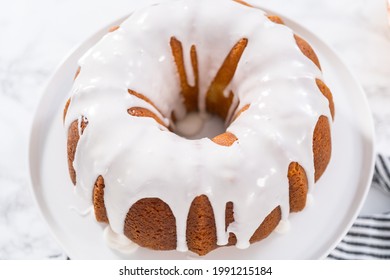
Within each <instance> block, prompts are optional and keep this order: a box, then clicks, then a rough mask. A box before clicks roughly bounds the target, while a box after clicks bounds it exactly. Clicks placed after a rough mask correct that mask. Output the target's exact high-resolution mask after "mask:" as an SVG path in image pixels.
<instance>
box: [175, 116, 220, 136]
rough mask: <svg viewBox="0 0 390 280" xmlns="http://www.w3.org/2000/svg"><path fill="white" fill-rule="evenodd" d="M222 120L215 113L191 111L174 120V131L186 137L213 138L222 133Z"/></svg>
mask: <svg viewBox="0 0 390 280" xmlns="http://www.w3.org/2000/svg"><path fill="white" fill-rule="evenodd" d="M225 131H226V127H225V124H224V121H223V120H222V119H221V118H220V117H219V116H217V115H214V114H208V113H199V112H191V113H188V114H187V115H186V116H185V117H184V118H183V119H181V120H178V121H176V123H175V131H174V132H175V133H176V134H177V135H179V136H181V137H184V138H187V139H191V140H194V139H202V138H205V137H206V138H210V139H212V138H214V137H215V136H217V135H219V134H221V133H224V132H225Z"/></svg>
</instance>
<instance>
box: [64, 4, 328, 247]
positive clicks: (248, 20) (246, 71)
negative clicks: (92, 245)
mask: <svg viewBox="0 0 390 280" xmlns="http://www.w3.org/2000/svg"><path fill="white" fill-rule="evenodd" d="M173 36H174V37H175V38H177V39H178V40H179V41H180V42H181V43H182V46H183V55H184V63H185V67H186V73H187V79H188V81H189V83H190V84H193V83H194V73H193V70H192V67H191V64H190V63H191V59H190V49H191V46H192V45H195V46H196V50H197V54H198V67H199V81H200V84H199V108H200V112H201V113H204V112H205V107H206V106H205V96H206V93H207V90H208V87H209V86H210V84H211V82H212V81H213V79H214V77H215V75H216V73H217V71H218V69H219V68H220V67H221V65H222V62H223V61H224V59H225V57H226V56H227V54H228V53H229V52H230V50H231V48H232V47H233V46H234V45H235V44H236V43H237V42H238V41H239V40H240V39H242V38H246V39H248V45H247V47H246V49H245V51H244V53H243V54H242V57H241V60H240V62H239V64H238V67H237V70H236V73H235V76H234V78H233V80H232V81H231V83H230V84H229V86H228V87H227V88H226V90H225V91H224V93H225V96H228V94H229V92H230V91H233V92H234V93H235V97H234V100H233V106H234V105H236V104H238V101H239V107H238V108H237V111H238V110H240V109H241V108H242V107H243V106H244V105H246V104H251V105H250V107H249V109H248V110H247V111H245V112H244V113H243V114H241V115H240V117H239V118H237V119H236V120H235V121H234V122H233V123H232V124H230V125H229V127H228V128H227V131H229V132H231V133H233V134H234V135H236V137H237V138H238V141H236V142H235V143H234V144H233V145H232V146H230V147H225V146H220V145H217V144H215V143H214V142H212V141H211V140H210V139H208V138H203V139H197V140H188V139H185V138H183V137H180V136H178V135H176V134H175V133H173V132H170V131H169V130H167V129H166V128H165V127H164V126H161V125H160V124H158V123H157V122H156V121H155V120H154V119H152V118H141V117H134V116H131V115H129V114H128V112H127V109H129V108H131V107H143V108H146V109H149V110H150V111H152V112H153V113H154V114H156V115H157V116H158V117H160V118H161V119H162V120H163V121H164V123H165V124H166V125H169V124H170V120H169V119H168V118H167V117H166V116H171V114H172V112H174V113H175V116H176V117H177V118H179V119H181V118H183V117H184V116H185V114H186V109H185V107H184V105H183V104H182V97H181V95H180V92H181V88H180V82H179V77H178V73H177V68H176V65H175V62H174V59H173V56H172V52H171V48H170V44H169V42H170V39H171V37H173ZM79 65H80V67H81V72H80V74H79V76H78V77H77V79H76V80H75V83H74V86H73V89H72V92H71V103H70V106H69V109H68V112H67V116H66V120H65V128H66V131H68V128H69V126H70V124H71V123H72V122H73V121H74V120H77V119H79V120H80V118H81V116H83V117H84V118H86V119H87V120H88V127H87V128H86V129H85V130H84V132H83V135H82V136H81V137H80V140H79V142H78V146H77V150H76V154H75V160H74V162H73V166H74V169H75V171H76V174H77V185H76V188H75V189H76V192H77V193H78V194H80V195H82V196H84V197H85V199H87V200H89V201H91V197H92V192H93V187H94V183H95V181H96V179H97V177H98V176H99V175H101V176H103V178H104V182H105V189H104V200H105V206H106V210H107V217H108V219H109V222H110V226H111V228H112V230H113V231H114V232H115V233H116V234H119V235H123V230H124V221H125V218H126V214H127V212H128V211H129V209H130V208H131V206H132V205H133V204H134V203H135V202H137V201H138V200H139V199H142V198H148V197H150V198H152V197H154V198H160V199H161V200H163V201H164V202H166V203H167V204H168V205H169V206H170V208H171V210H172V213H173V215H174V216H175V219H176V230H177V250H179V251H186V250H187V244H186V220H187V215H188V212H189V208H190V205H191V202H192V201H193V199H194V198H195V197H196V196H199V195H201V194H206V195H207V196H208V198H209V200H210V203H211V205H212V207H213V210H214V216H215V223H216V230H217V240H218V241H217V244H218V245H225V244H227V241H228V236H229V232H232V233H234V234H235V235H236V237H237V244H236V246H237V247H238V248H246V247H248V246H249V239H250V237H251V236H252V234H253V233H254V232H255V230H256V229H257V227H258V226H259V225H260V223H261V222H262V221H263V220H264V218H265V217H266V216H267V215H268V214H269V213H270V212H271V211H272V210H273V209H274V208H275V207H277V206H280V207H281V211H282V219H283V220H286V219H287V217H288V214H289V184H288V178H287V171H288V166H289V164H290V163H291V162H298V163H299V164H300V165H301V166H302V167H303V168H304V169H305V171H306V175H307V178H308V184H309V188H310V187H312V186H313V184H314V164H313V151H312V137H313V132H314V128H315V125H316V123H317V120H318V118H319V116H321V115H324V116H327V117H328V119H329V120H330V119H331V116H330V112H329V108H328V100H327V99H326V98H325V97H324V96H323V94H322V93H321V92H320V90H319V89H318V87H317V85H316V82H315V79H316V78H320V79H321V75H322V74H321V72H320V70H319V69H318V68H317V67H316V65H314V63H313V62H312V61H311V60H309V59H308V58H307V57H306V56H304V55H303V54H302V52H301V51H300V49H299V48H298V46H297V45H296V42H295V39H294V34H293V32H292V30H290V29H289V28H288V27H286V26H284V25H280V24H275V23H273V22H271V21H270V20H269V19H268V18H267V16H266V15H265V12H264V11H262V10H260V9H256V8H250V7H247V6H244V5H241V4H239V3H237V2H234V1H230V0H214V1H209V0H197V1H192V0H172V1H169V2H164V3H160V4H156V5H153V6H149V7H145V8H141V9H138V10H136V11H134V13H132V15H131V16H130V17H129V18H128V19H127V20H126V21H124V22H123V23H122V24H121V25H120V28H119V29H118V30H116V31H115V32H112V33H109V34H107V35H105V36H104V37H103V39H102V40H100V41H99V42H98V43H97V44H96V45H95V46H94V47H93V48H91V49H90V50H89V51H88V52H87V53H86V54H85V55H84V56H83V57H82V58H81V59H80V61H79ZM128 89H131V90H133V91H136V92H138V93H141V94H143V95H145V96H146V97H147V98H148V99H150V100H151V101H152V102H153V103H154V104H155V105H156V107H157V108H158V110H157V109H156V108H155V107H154V106H152V105H151V104H149V103H148V102H146V101H144V100H142V99H140V98H137V97H136V96H134V95H130V94H129V93H128ZM230 201H231V202H233V205H234V222H233V223H231V224H230V225H229V226H228V228H227V230H225V207H226V203H227V202H230Z"/></svg>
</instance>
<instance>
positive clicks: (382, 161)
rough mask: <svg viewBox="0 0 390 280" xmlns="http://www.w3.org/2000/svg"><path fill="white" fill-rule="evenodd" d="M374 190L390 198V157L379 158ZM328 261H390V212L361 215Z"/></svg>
mask: <svg viewBox="0 0 390 280" xmlns="http://www.w3.org/2000/svg"><path fill="white" fill-rule="evenodd" d="M371 187H373V188H380V189H381V190H383V193H384V194H383V195H390V158H389V157H385V156H383V155H380V154H379V155H378V156H377V158H376V161H375V172H374V176H373V179H372V184H371ZM389 209H390V205H389ZM328 259H337V260H347V259H348V260H357V259H390V211H389V212H386V213H377V214H374V215H368V216H359V217H358V218H357V219H356V221H355V223H354V224H353V226H352V227H351V229H350V230H349V232H348V233H347V235H346V236H345V237H344V239H343V240H342V241H341V242H340V244H339V245H338V246H337V247H336V248H335V249H334V250H333V251H332V252H331V253H330V255H329V256H328Z"/></svg>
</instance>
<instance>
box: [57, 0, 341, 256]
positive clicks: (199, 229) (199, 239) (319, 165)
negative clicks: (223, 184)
mask: <svg viewBox="0 0 390 280" xmlns="http://www.w3.org/2000/svg"><path fill="white" fill-rule="evenodd" d="M236 2H239V3H241V4H243V5H247V6H250V5H249V4H247V3H245V2H243V1H241V0H236ZM268 18H269V19H270V20H271V21H273V22H275V23H278V24H283V21H282V19H280V18H279V17H278V16H274V15H270V16H268ZM116 29H118V27H114V28H112V29H110V32H113V31H115V30H116ZM294 38H295V41H296V43H297V46H298V47H299V49H300V50H301V51H302V53H303V54H304V55H305V56H306V57H308V58H309V59H310V60H311V61H313V63H315V64H316V65H317V66H318V67H319V68H320V64H319V61H318V58H317V55H316V54H315V52H314V50H313V49H312V48H311V46H310V45H309V44H308V43H307V42H306V41H305V40H304V39H302V38H301V37H299V36H297V35H295V36H294ZM247 44H248V40H247V39H245V38H243V39H241V40H240V41H239V42H237V44H236V45H235V46H234V47H233V48H232V50H231V52H230V53H229V54H228V55H227V57H226V59H225V61H224V63H223V64H222V66H221V68H220V69H219V71H218V72H217V75H216V77H215V78H214V80H213V82H212V84H211V85H210V87H209V89H208V92H207V94H206V107H207V110H208V111H209V112H211V113H214V114H217V115H219V116H220V117H221V118H223V119H225V118H230V119H231V121H230V122H233V121H234V120H236V119H237V118H238V117H239V116H240V115H241V114H243V113H245V111H246V110H247V109H248V108H249V107H250V104H245V105H244V106H242V107H241V106H238V104H235V106H236V107H235V108H234V110H231V108H230V107H231V106H232V105H233V103H232V101H233V97H234V93H233V92H231V93H230V95H229V96H228V97H227V98H226V97H225V96H224V95H223V91H224V90H225V88H226V87H227V86H228V84H229V83H230V81H231V80H232V78H233V75H234V72H235V70H236V67H237V65H238V63H239V60H240V57H241V55H242V53H243V52H244V51H245V48H246V46H247ZM170 45H171V49H172V56H173V59H174V61H175V63H176V66H177V71H178V77H179V80H180V85H181V90H182V95H183V99H184V101H183V103H184V105H185V107H186V108H187V111H189V112H191V111H197V110H198V91H199V73H198V64H197V53H196V47H195V46H192V47H191V53H190V55H191V64H192V67H193V70H194V73H195V86H190V85H189V83H188V81H187V76H186V73H185V67H184V60H183V55H184V54H183V48H182V46H181V42H180V41H178V40H177V39H176V38H175V37H172V38H171V40H170ZM79 73H80V68H78V70H77V72H76V75H75V78H77V76H78V75H79ZM316 84H317V87H318V88H319V90H320V91H321V92H322V93H323V94H324V96H325V97H326V98H327V99H328V101H329V108H330V112H331V115H332V118H334V111H335V109H334V104H333V98H332V93H331V92H330V90H329V88H328V87H327V86H326V84H325V83H324V82H323V81H321V80H320V79H316ZM128 91H129V94H132V95H134V96H136V97H138V98H140V99H143V100H144V101H146V102H148V103H149V104H151V105H152V106H153V107H154V108H156V110H157V111H159V108H157V107H156V106H155V104H153V102H152V101H151V100H149V99H148V98H147V97H146V96H144V95H142V94H141V93H137V92H135V91H133V90H132V89H129V90H128ZM70 103H71V100H68V101H67V103H66V105H65V108H64V119H65V116H66V113H67V110H68V107H69V105H70ZM238 107H241V109H239V110H238V111H237V108H238ZM229 110H231V113H230V115H231V116H230V117H229V116H228V112H229ZM159 112H160V111H159ZM128 113H129V114H130V115H132V116H136V117H149V118H152V119H154V120H155V121H156V122H157V123H159V124H160V125H163V126H165V124H164V123H163V122H162V120H161V119H160V118H159V117H158V116H157V115H156V114H154V113H153V112H151V111H150V110H148V109H145V108H141V107H133V108H129V109H128ZM160 114H161V112H160ZM171 121H173V122H175V121H176V118H175V117H174V113H173V112H172V115H171ZM87 125H88V120H86V119H84V118H82V121H81V124H80V127H79V122H78V120H74V121H73V122H72V123H71V125H70V127H69V131H68V141H67V153H68V166H69V173H70V177H71V179H72V182H73V184H76V179H77V178H76V173H75V170H74V168H73V161H74V157H75V152H76V148H77V144H78V141H79V139H80V135H79V131H80V132H81V134H82V133H83V131H84V129H86V127H87ZM212 141H213V142H214V143H215V144H217V145H222V146H226V147H229V146H231V145H232V144H233V143H234V142H236V141H239V139H237V137H236V136H235V135H234V134H232V133H230V132H228V131H227V132H225V133H222V134H220V135H218V136H216V137H214V138H213V139H212ZM313 155H314V158H313V161H314V167H315V180H318V179H319V178H320V177H321V175H322V174H323V172H324V171H325V169H326V167H327V165H328V163H329V160H330V155H331V133H330V126H329V120H328V118H327V117H325V116H320V117H319V119H318V122H317V125H316V127H315V130H314V133H313ZM286 176H287V177H288V182H289V200H290V212H297V211H301V210H302V209H303V208H304V207H305V205H306V196H307V191H308V181H307V176H306V173H305V170H304V169H303V167H302V166H301V165H299V163H297V162H291V163H290V165H289V167H288V170H286ZM104 187H105V185H104V178H103V177H102V176H99V177H98V178H97V179H96V182H95V186H94V189H93V197H92V201H93V204H94V210H95V216H96V220H97V221H99V222H105V223H109V219H108V217H107V212H106V208H105V204H104ZM280 220H281V209H280V207H276V208H275V209H274V210H273V211H272V212H271V213H270V214H269V215H268V216H267V217H266V219H265V220H264V221H262V222H261V223H260V222H259V223H260V225H259V227H258V228H257V230H256V231H255V233H254V234H253V236H252V237H251V239H250V242H251V243H253V242H257V241H260V240H262V239H264V238H266V237H267V236H268V235H269V234H271V233H272V231H273V230H274V229H275V228H276V226H277V225H278V223H279V222H280ZM233 221H234V205H233V203H232V202H228V203H227V204H226V211H225V224H226V228H227V227H228V225H229V224H230V223H232V222H233ZM123 230H124V234H125V236H127V237H128V238H129V239H130V240H132V241H134V242H135V243H137V244H138V245H140V246H142V247H146V248H150V249H153V250H174V249H176V221H175V217H174V216H173V214H172V211H171V209H170V208H169V206H168V205H167V204H166V203H165V202H164V201H162V200H160V199H158V198H144V199H141V200H139V201H137V202H136V203H135V204H134V205H132V206H131V207H130V209H129V211H128V213H127V216H126V219H125V224H124V229H123ZM186 238H187V245H188V248H189V250H191V251H193V252H195V253H197V254H199V255H205V254H207V253H208V252H210V251H212V250H214V249H216V248H218V247H219V246H217V237H216V227H215V218H214V213H213V209H212V206H211V204H210V201H209V199H208V198H207V196H206V195H200V196H198V197H196V198H195V199H194V200H193V201H192V204H191V207H190V210H189V214H188V217H187V232H186ZM236 242H237V239H236V237H235V236H234V234H232V233H231V234H230V236H229V242H228V244H227V246H230V245H234V244H236Z"/></svg>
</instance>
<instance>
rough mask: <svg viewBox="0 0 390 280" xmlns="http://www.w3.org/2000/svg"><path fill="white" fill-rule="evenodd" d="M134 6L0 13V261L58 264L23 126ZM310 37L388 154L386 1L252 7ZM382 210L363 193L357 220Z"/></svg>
mask: <svg viewBox="0 0 390 280" xmlns="http://www.w3.org/2000/svg"><path fill="white" fill-rule="evenodd" d="M131 1H135V0H116V1H115V6H114V5H113V1H108V0H84V1H76V0H67V1H64V0H35V1H29V0H14V1H7V2H4V1H3V3H2V8H1V9H0V38H1V41H0V42H1V43H0V50H1V51H0V104H1V108H2V109H1V110H0V131H1V137H0V188H1V192H0V259H46V258H53V259H64V258H66V255H65V254H64V253H63V250H62V249H61V248H60V246H59V245H58V244H57V243H56V241H55V240H54V238H53V237H52V236H51V234H50V232H49V229H48V226H47V225H46V223H45V221H44V220H43V219H42V218H41V216H40V213H39V210H38V208H37V206H36V205H35V202H34V201H33V198H32V195H31V193H30V186H29V177H28V176H29V174H28V163H27V149H28V137H29V130H30V125H31V120H32V118H33V115H34V111H35V108H36V106H37V104H38V101H39V98H40V95H41V93H42V90H43V88H44V86H45V84H46V83H47V81H48V79H49V78H50V76H51V74H52V73H53V72H54V71H55V69H56V66H57V65H58V64H59V63H60V62H61V61H62V60H63V59H64V57H66V55H67V54H68V53H69V52H70V50H71V49H72V48H73V47H75V46H76V45H77V44H79V43H81V42H82V41H83V40H84V39H85V38H87V37H88V36H89V35H91V34H93V33H94V32H95V31H96V30H98V29H100V28H101V27H103V26H105V25H107V24H108V23H110V22H111V21H112V20H114V19H116V18H118V17H121V16H124V15H126V13H127V12H126V11H128V9H129V6H130V4H129V3H130V2H131ZM250 2H258V3H259V4H261V5H263V6H265V7H267V8H270V9H273V10H276V11H279V12H280V13H282V14H285V15H287V16H288V17H290V18H291V19H293V20H295V21H297V22H299V23H301V24H302V25H304V26H306V27H308V28H309V29H311V30H312V31H313V32H315V33H316V34H317V35H318V36H319V37H320V38H322V39H323V40H324V41H325V42H326V43H328V44H329V45H330V46H331V47H333V49H334V50H336V52H337V53H338V54H339V55H340V56H341V57H342V59H343V60H344V61H345V62H346V64H347V65H348V66H349V68H350V69H351V70H352V72H354V74H355V75H356V77H357V78H358V80H359V81H360V82H361V85H362V86H363V88H364V90H365V92H366V94H367V98H368V101H369V104H370V107H371V110H372V114H373V118H374V122H375V129H376V132H375V133H376V141H377V143H376V144H377V150H378V151H380V152H382V153H385V154H387V155H390V145H389V141H390V26H389V24H388V19H387V14H386V0H344V1H335V0H332V1H325V0H317V1H310V0H288V1H287V0H252V1H250ZM385 210H390V198H389V197H386V196H384V195H382V194H380V193H379V192H377V191H370V194H369V197H368V201H367V202H366V204H365V206H364V208H363V210H362V213H371V212H375V211H385Z"/></svg>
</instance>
